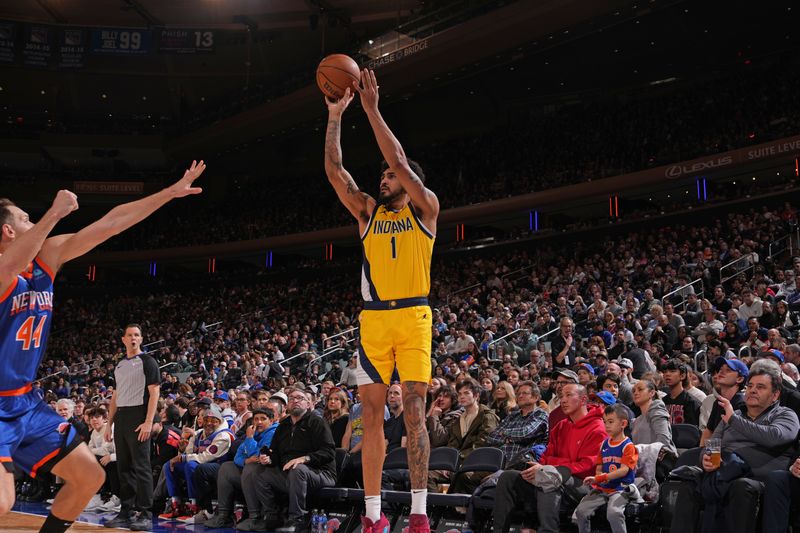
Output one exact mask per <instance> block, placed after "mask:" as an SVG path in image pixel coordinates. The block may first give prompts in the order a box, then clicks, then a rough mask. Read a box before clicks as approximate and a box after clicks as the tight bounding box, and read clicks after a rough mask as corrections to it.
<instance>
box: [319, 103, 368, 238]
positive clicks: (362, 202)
mask: <svg viewBox="0 0 800 533" xmlns="http://www.w3.org/2000/svg"><path fill="white" fill-rule="evenodd" d="M328 104H329V109H330V108H331V104H330V102H328ZM341 118H342V115H341V112H338V111H336V110H335V109H332V110H331V111H330V113H329V114H328V126H327V128H326V130H325V174H326V175H327V176H328V181H330V183H331V185H332V186H333V188H334V189H335V190H336V195H337V196H338V197H339V200H340V201H341V202H342V204H344V206H345V207H346V208H347V210H348V211H350V213H351V214H352V215H353V216H354V217H355V218H356V219H357V220H358V221H359V222H364V223H366V221H368V220H369V214H370V212H371V211H372V209H373V208H374V206H375V200H374V199H373V198H372V197H371V196H370V195H368V194H366V193H364V192H362V191H361V190H360V189H359V188H358V185H356V182H355V180H353V177H352V176H351V175H350V173H349V172H347V170H345V168H344V164H343V163H342V146H341V128H342V121H341Z"/></svg>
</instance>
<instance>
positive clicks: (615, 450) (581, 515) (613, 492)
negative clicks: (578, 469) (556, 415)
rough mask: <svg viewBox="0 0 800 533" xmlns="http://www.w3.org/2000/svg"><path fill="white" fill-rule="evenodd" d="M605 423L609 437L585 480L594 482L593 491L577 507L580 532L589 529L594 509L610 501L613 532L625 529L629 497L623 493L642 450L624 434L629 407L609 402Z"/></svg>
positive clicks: (633, 474)
mask: <svg viewBox="0 0 800 533" xmlns="http://www.w3.org/2000/svg"><path fill="white" fill-rule="evenodd" d="M603 423H604V424H605V426H606V433H608V435H609V437H608V438H607V439H606V440H605V441H603V445H602V447H601V448H600V455H598V457H597V472H596V474H595V475H594V476H589V477H587V478H586V479H584V480H583V482H584V484H586V485H591V487H592V491H591V492H590V493H589V494H587V495H586V496H584V497H583V499H582V500H581V502H580V503H579V504H578V508H577V509H576V510H575V518H576V520H577V525H578V531H579V533H590V532H591V530H592V527H591V524H590V519H591V517H592V515H593V514H594V512H595V510H596V509H597V508H599V507H601V506H603V505H604V504H608V510H607V511H606V517H607V518H608V523H609V524H610V525H611V531H613V532H614V533H625V531H626V528H625V505H626V504H627V503H628V499H627V498H626V497H625V496H624V495H623V491H624V490H625V487H626V486H627V485H630V484H631V483H633V480H634V478H635V476H636V464H637V463H638V461H639V454H638V452H637V451H636V446H634V444H633V442H632V441H631V439H630V438H628V437H626V436H625V428H626V427H627V426H628V424H629V423H630V421H629V420H628V413H627V411H626V410H625V409H624V408H623V407H622V406H621V405H620V404H613V405H609V406H608V407H606V409H605V414H604V416H603Z"/></svg>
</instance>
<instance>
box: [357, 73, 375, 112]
mask: <svg viewBox="0 0 800 533" xmlns="http://www.w3.org/2000/svg"><path fill="white" fill-rule="evenodd" d="M353 87H354V88H355V90H356V91H358V94H359V95H361V107H363V108H364V109H365V110H369V109H378V89H380V87H379V86H378V80H377V79H376V78H375V71H372V70H369V69H366V68H365V69H364V70H362V71H361V85H360V86H359V85H358V83H356V82H353Z"/></svg>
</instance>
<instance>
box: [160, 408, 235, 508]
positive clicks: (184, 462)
mask: <svg viewBox="0 0 800 533" xmlns="http://www.w3.org/2000/svg"><path fill="white" fill-rule="evenodd" d="M233 440H234V436H233V433H231V431H230V430H229V429H228V424H227V422H225V419H224V418H223V417H222V412H221V411H220V408H219V406H217V405H216V404H213V405H211V406H209V408H208V409H206V410H205V414H204V417H203V429H201V430H200V431H198V432H197V433H195V434H194V435H192V436H191V437H190V438H189V443H188V444H187V446H186V450H185V452H184V453H181V454H178V455H176V456H175V457H173V458H172V459H170V461H169V463H167V464H165V465H164V468H165V471H164V473H165V475H166V481H167V492H168V493H169V496H170V500H171V501H170V504H169V508H168V510H167V511H166V512H164V513H162V514H160V515H159V518H161V519H163V520H178V521H181V522H186V523H202V522H201V521H205V519H207V518H208V516H207V515H206V514H205V512H204V511H202V512H201V509H200V507H199V506H198V505H197V500H198V498H199V497H200V496H201V495H200V494H199V492H198V490H197V487H196V486H195V479H194V473H195V471H196V470H197V468H198V467H199V466H200V465H202V464H207V463H217V464H221V463H223V462H225V460H226V459H227V457H228V455H229V454H228V452H229V450H230V449H231V444H233ZM178 476H180V477H181V478H183V480H185V482H186V496H187V497H188V502H186V501H184V497H183V494H182V492H183V490H182V489H181V484H180V483H178V479H179V477H178Z"/></svg>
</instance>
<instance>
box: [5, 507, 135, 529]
mask: <svg viewBox="0 0 800 533" xmlns="http://www.w3.org/2000/svg"><path fill="white" fill-rule="evenodd" d="M44 518H45V517H43V516H39V515H34V514H27V513H20V512H16V511H12V512H11V513H9V514H7V515H6V516H4V517H2V518H0V531H4V532H5V531H8V532H17V531H19V532H23V531H39V528H40V527H42V524H43V523H44ZM69 531H70V532H72V531H76V532H77V531H82V532H86V531H91V532H93V533H100V532H101V531H127V530H125V529H106V528H104V527H103V526H99V525H96V524H89V523H86V522H75V523H74V524H73V525H72V527H71V528H70V529H69Z"/></svg>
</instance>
